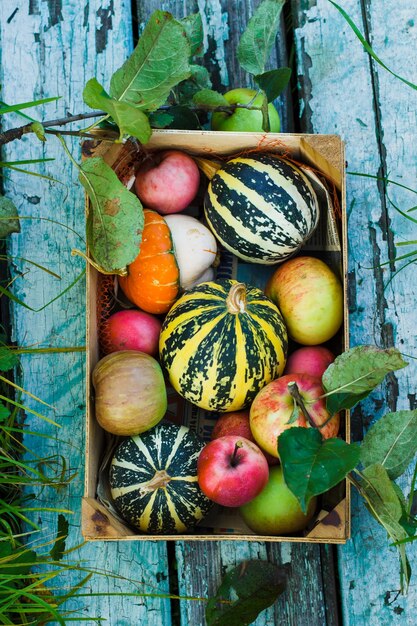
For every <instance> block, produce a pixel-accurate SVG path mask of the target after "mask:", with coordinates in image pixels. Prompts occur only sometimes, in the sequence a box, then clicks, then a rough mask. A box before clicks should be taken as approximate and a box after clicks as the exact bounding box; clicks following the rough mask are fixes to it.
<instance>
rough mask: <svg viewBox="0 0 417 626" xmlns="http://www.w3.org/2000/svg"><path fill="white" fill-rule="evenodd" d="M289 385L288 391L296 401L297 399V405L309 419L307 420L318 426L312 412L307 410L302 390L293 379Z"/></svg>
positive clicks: (314, 426)
mask: <svg viewBox="0 0 417 626" xmlns="http://www.w3.org/2000/svg"><path fill="white" fill-rule="evenodd" d="M287 387H288V391H289V392H290V394H291V395H292V397H293V398H294V401H295V403H296V405H297V406H298V407H299V408H300V410H301V413H302V414H303V415H304V417H305V419H306V420H307V422H308V423H309V424H310V426H312V427H313V428H317V424H316V423H315V421H314V420H313V418H312V417H311V415H310V413H309V412H308V411H307V408H306V405H305V404H304V400H303V398H302V397H301V394H300V390H299V389H298V385H297V383H296V382H295V381H293V382H291V383H288V385H287Z"/></svg>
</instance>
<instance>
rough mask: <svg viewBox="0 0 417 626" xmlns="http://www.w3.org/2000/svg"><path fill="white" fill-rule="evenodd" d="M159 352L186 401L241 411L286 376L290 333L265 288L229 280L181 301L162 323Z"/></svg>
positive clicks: (198, 289) (208, 285) (202, 288)
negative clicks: (264, 389) (285, 369)
mask: <svg viewBox="0 0 417 626" xmlns="http://www.w3.org/2000/svg"><path fill="white" fill-rule="evenodd" d="M159 352H160V358H161V364H162V366H163V367H164V369H165V370H166V371H167V372H168V374H169V379H170V382H171V384H172V386H173V387H174V389H176V391H177V392H178V393H179V394H180V395H182V396H183V397H184V398H185V399H186V400H188V401H189V402H192V403H193V404H196V405H197V406H199V407H201V408H203V409H206V410H209V411H222V412H225V411H238V410H240V409H242V408H244V407H247V406H249V405H250V404H251V402H252V400H253V399H254V397H255V395H256V394H257V393H258V391H259V390H260V389H261V388H262V387H264V386H265V385H266V384H267V383H269V382H270V381H271V380H273V379H274V378H277V377H278V376H279V375H280V374H282V371H283V369H284V366H285V360H286V355H287V331H286V328H285V324H284V321H283V318H282V316H281V313H280V312H279V310H278V308H277V307H276V306H275V304H273V303H272V302H271V300H269V299H268V298H267V297H266V296H265V294H264V293H263V292H262V291H261V290H260V289H257V288H256V287H249V286H246V285H244V284H243V283H238V282H237V281H235V280H227V279H225V280H221V281H216V282H214V281H213V282H208V283H202V284H200V285H197V287H194V288H193V289H191V290H190V291H188V292H186V293H185V294H184V295H183V296H182V297H181V298H180V299H179V300H177V302H176V303H175V304H174V306H173V307H172V308H171V309H170V311H169V313H168V315H167V316H166V318H165V321H164V323H163V325H162V331H161V335H160V342H159Z"/></svg>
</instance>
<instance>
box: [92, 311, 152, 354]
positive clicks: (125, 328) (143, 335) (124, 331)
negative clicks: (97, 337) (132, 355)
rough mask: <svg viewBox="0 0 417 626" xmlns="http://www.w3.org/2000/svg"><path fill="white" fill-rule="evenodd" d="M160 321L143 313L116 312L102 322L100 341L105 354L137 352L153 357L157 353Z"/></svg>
mask: <svg viewBox="0 0 417 626" xmlns="http://www.w3.org/2000/svg"><path fill="white" fill-rule="evenodd" d="M160 333H161V322H160V320H159V319H158V318H157V317H155V316H153V315H150V314H149V313H145V312H144V311H136V310H126V311H118V312H117V313H114V314H113V315H110V317H109V318H108V319H107V320H106V321H105V322H104V324H103V327H102V331H101V339H102V348H103V351H104V352H106V354H109V353H110V352H119V351H120V350H138V351H139V352H146V354H150V355H151V356H154V355H155V354H157V353H158V342H159V335H160Z"/></svg>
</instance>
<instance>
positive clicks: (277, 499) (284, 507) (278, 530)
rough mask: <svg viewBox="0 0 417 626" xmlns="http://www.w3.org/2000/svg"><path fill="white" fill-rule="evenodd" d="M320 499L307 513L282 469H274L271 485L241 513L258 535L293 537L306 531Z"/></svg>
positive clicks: (268, 484)
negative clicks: (290, 487) (294, 534)
mask: <svg viewBox="0 0 417 626" xmlns="http://www.w3.org/2000/svg"><path fill="white" fill-rule="evenodd" d="M316 505H317V498H312V499H311V500H310V503H309V505H308V509H307V513H306V514H304V513H303V512H302V510H301V507H300V505H299V503H298V500H297V498H296V497H295V495H294V494H293V493H292V492H291V491H290V490H289V489H288V487H287V485H286V484H285V481H284V476H283V473H282V469H281V467H271V469H270V471H269V480H268V483H267V485H266V486H265V487H264V489H263V490H262V491H261V493H260V494H259V495H257V496H256V497H255V498H254V499H253V500H251V501H250V502H248V503H247V504H244V505H243V506H242V507H241V508H240V509H239V512H240V514H241V516H242V517H243V519H244V521H245V523H246V524H247V525H248V526H249V528H250V529H251V530H253V531H254V532H255V533H257V534H258V535H274V536H275V535H290V534H293V533H296V532H299V531H301V530H303V529H304V528H305V527H306V526H307V524H308V523H309V521H310V520H311V518H312V517H313V515H314V513H315V510H316Z"/></svg>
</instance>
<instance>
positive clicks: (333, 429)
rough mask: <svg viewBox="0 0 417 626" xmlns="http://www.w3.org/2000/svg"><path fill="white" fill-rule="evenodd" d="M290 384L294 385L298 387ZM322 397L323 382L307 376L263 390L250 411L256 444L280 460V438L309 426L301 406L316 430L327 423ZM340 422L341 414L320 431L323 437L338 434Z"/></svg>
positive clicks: (280, 381)
mask: <svg viewBox="0 0 417 626" xmlns="http://www.w3.org/2000/svg"><path fill="white" fill-rule="evenodd" d="M291 383H295V386H294V385H292V384H291ZM291 390H292V391H291ZM323 394H324V390H323V387H322V384H321V380H320V379H319V378H315V377H314V376H309V375H308V374H288V375H286V376H281V378H277V379H276V380H273V381H272V382H271V383H269V384H268V385H266V386H265V387H263V389H261V391H260V392H259V393H258V394H257V396H256V397H255V400H254V401H253V403H252V406H251V408H250V427H251V431H252V434H253V436H254V438H255V441H256V442H257V444H258V445H259V446H261V448H262V449H263V450H266V451H267V452H269V453H270V454H272V455H273V456H275V457H278V458H279V454H278V448H277V441H278V437H279V435H280V434H281V433H282V432H283V431H284V430H286V429H287V428H291V427H292V426H304V427H309V426H310V423H309V420H308V418H307V416H306V415H305V414H304V412H303V408H302V407H304V410H305V411H306V412H307V413H308V415H309V416H310V420H311V422H312V423H313V424H315V425H316V427H319V426H320V425H321V424H324V422H327V420H328V419H329V417H330V415H329V413H328V411H327V408H326V399H325V398H321V397H320V396H322V395H323ZM294 396H296V397H295V398H294ZM339 422H340V419H339V415H338V414H336V415H334V416H333V417H332V418H331V420H330V421H329V422H327V424H326V425H325V426H323V428H321V429H320V432H321V434H322V435H323V437H325V438H326V439H327V438H329V437H335V436H336V435H337V433H338V431H339Z"/></svg>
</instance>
